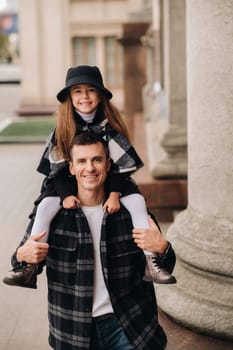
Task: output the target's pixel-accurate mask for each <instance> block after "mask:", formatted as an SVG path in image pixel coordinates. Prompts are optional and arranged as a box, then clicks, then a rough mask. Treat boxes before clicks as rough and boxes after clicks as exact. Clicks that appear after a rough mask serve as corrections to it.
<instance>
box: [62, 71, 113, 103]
mask: <svg viewBox="0 0 233 350" xmlns="http://www.w3.org/2000/svg"><path fill="white" fill-rule="evenodd" d="M79 84H88V85H92V86H94V87H96V88H97V89H98V90H99V91H100V92H101V93H102V94H103V95H104V96H105V97H107V99H108V100H110V99H111V98H112V93H111V91H109V90H108V89H106V88H103V87H102V86H100V85H98V84H96V83H95V82H93V81H92V80H89V81H87V78H86V77H85V78H83V79H81V77H79V78H78V79H73V81H72V79H71V81H70V82H69V84H67V86H66V87H64V88H63V89H62V90H61V91H59V92H58V94H57V99H58V101H60V102H64V101H65V100H66V98H67V95H68V92H69V89H70V88H71V87H72V86H75V85H79Z"/></svg>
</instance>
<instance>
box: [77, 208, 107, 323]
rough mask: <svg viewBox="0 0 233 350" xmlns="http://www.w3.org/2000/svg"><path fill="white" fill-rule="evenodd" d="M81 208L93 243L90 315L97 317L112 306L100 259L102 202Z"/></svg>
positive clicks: (105, 312)
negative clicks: (92, 285)
mask: <svg viewBox="0 0 233 350" xmlns="http://www.w3.org/2000/svg"><path fill="white" fill-rule="evenodd" d="M82 210H83V212H84V214H85V216H86V218H87V221H88V225H89V228H90V231H91V235H92V239H93V244H94V260H95V263H94V295H93V306H92V316H93V317H97V316H101V315H104V314H107V313H112V312H113V308H112V304H111V301H110V297H109V294H108V290H107V288H106V285H105V282H104V276H103V271H102V264H101V259H100V237H101V225H102V220H103V215H104V213H103V207H102V204H100V205H97V206H94V207H85V206H82Z"/></svg>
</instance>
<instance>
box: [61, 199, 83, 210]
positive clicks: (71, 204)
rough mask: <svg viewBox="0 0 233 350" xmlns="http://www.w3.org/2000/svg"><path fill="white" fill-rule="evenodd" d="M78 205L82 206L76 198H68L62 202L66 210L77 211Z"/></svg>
mask: <svg viewBox="0 0 233 350" xmlns="http://www.w3.org/2000/svg"><path fill="white" fill-rule="evenodd" d="M78 204H80V200H79V199H78V197H75V196H67V197H66V198H65V199H63V202H62V206H63V208H65V209H75V208H77V205H78Z"/></svg>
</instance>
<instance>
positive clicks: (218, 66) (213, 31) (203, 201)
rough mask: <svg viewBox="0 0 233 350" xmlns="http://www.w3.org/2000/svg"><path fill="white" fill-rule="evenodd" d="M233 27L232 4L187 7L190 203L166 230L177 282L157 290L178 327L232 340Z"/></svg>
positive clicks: (190, 1)
mask: <svg viewBox="0 0 233 350" xmlns="http://www.w3.org/2000/svg"><path fill="white" fill-rule="evenodd" d="M232 23H233V3H232V0H221V1H220V0H215V1H212V0H207V1H202V0H187V85H188V90H187V91H188V94H187V101H188V159H189V162H188V174H189V183H188V197H189V200H188V208H187V209H186V210H185V211H183V212H182V213H180V214H179V215H178V216H177V218H176V219H175V221H174V223H173V224H172V225H171V227H170V229H169V230H168V239H169V240H170V241H171V242H172V243H173V246H174V248H175V251H176V254H177V264H176V268H175V275H176V277H177V280H178V282H177V284H176V285H174V286H166V287H165V286H159V287H156V289H157V297H158V303H159V306H160V307H161V308H162V309H163V310H164V311H165V312H166V313H167V314H168V315H170V316H171V317H172V318H173V319H174V320H177V321H178V322H180V323H182V324H184V325H186V326H188V327H191V328H194V329H197V330H199V331H200V332H204V333H208V334H212V335H215V336H219V337H225V338H231V339H233V326H232V325H233V249H232V247H233V211H232V198H233V161H232V154H233V137H232V135H233V122H232V115H233V103H232V101H233V84H232V81H233V61H232V57H233V45H232V38H233V25H232ZM207 38H208V39H207Z"/></svg>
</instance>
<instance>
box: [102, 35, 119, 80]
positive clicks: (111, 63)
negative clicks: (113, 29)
mask: <svg viewBox="0 0 233 350" xmlns="http://www.w3.org/2000/svg"><path fill="white" fill-rule="evenodd" d="M105 57H106V79H107V83H108V85H109V86H112V87H121V86H122V84H123V49H122V46H121V45H120V44H119V43H118V41H117V39H116V37H114V36H109V37H105Z"/></svg>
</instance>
